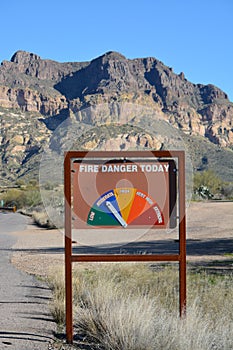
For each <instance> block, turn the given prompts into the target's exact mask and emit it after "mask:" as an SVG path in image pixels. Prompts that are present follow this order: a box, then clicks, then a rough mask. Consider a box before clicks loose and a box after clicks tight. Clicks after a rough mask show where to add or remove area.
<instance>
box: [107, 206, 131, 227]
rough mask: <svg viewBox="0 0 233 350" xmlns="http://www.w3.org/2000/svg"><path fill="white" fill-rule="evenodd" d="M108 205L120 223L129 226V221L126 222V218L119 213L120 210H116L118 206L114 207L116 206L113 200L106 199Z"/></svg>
mask: <svg viewBox="0 0 233 350" xmlns="http://www.w3.org/2000/svg"><path fill="white" fill-rule="evenodd" d="M106 206H107V207H108V209H109V210H110V212H111V213H112V214H113V215H114V216H115V218H116V219H117V220H118V221H119V223H120V224H121V225H122V226H123V227H124V228H126V227H127V223H126V222H125V220H124V219H123V218H122V216H121V215H120V214H119V213H118V211H117V210H116V208H114V206H113V205H112V203H111V202H109V201H106Z"/></svg>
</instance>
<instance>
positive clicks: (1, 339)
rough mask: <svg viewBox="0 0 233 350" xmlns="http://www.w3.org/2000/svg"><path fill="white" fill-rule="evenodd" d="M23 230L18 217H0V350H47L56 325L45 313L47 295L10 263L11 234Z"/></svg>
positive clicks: (13, 240) (13, 239) (40, 284)
mask: <svg viewBox="0 0 233 350" xmlns="http://www.w3.org/2000/svg"><path fill="white" fill-rule="evenodd" d="M26 228H27V218H26V217H23V216H22V215H20V214H11V213H7V214H4V213H0V247H1V248H0V249H1V254H0V276H1V284H0V313H1V319H0V349H1V350H2V349H10V350H45V349H46V350H47V349H49V348H50V344H51V343H52V342H53V332H54V331H55V329H56V325H55V323H54V322H53V320H52V318H51V315H50V313H49V306H48V303H49V301H50V298H51V292H50V290H49V288H48V287H47V285H46V284H45V283H43V282H39V281H38V280H37V279H36V278H35V277H34V276H32V275H29V274H26V273H24V272H22V271H19V270H17V269H16V268H15V267H14V266H13V265H12V264H11V263H10V257H11V247H12V246H13V245H14V244H15V243H16V241H17V239H16V236H13V235H11V234H10V232H12V231H16V230H17V231H18V230H20V231H23V230H25V229H26Z"/></svg>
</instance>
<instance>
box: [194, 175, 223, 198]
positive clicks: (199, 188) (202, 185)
mask: <svg viewBox="0 0 233 350" xmlns="http://www.w3.org/2000/svg"><path fill="white" fill-rule="evenodd" d="M222 184H223V182H222V180H221V179H220V178H219V177H218V176H217V175H216V174H215V173H214V171H213V170H205V171H203V172H197V173H195V174H194V179H193V188H194V194H196V195H199V196H200V197H201V198H204V199H211V198H213V197H214V196H215V195H217V194H220V193H221V188H222Z"/></svg>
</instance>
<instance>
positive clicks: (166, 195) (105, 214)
mask: <svg viewBox="0 0 233 350" xmlns="http://www.w3.org/2000/svg"><path fill="white" fill-rule="evenodd" d="M72 183H73V221H74V227H75V228H90V229H94V228H100V227H102V228H104V227H107V228H109V227H111V228H122V229H125V228H141V227H151V228H168V227H175V226H176V164H175V161H174V160H172V159H171V160H167V159H159V160H158V159H156V158H152V159H150V157H148V159H144V158H143V159H140V158H135V157H132V156H131V155H130V152H128V156H127V157H124V159H117V158H113V159H107V160H106V159H100V158H96V159H95V158H91V159H88V157H85V158H82V159H75V160H73V162H72Z"/></svg>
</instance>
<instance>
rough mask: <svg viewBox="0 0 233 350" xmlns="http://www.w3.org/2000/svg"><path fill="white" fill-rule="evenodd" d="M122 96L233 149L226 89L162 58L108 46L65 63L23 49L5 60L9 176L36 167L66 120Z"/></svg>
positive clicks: (2, 83) (5, 171)
mask: <svg viewBox="0 0 233 350" xmlns="http://www.w3.org/2000/svg"><path fill="white" fill-rule="evenodd" d="M114 101H117V102H119V103H121V102H130V103H132V102H133V103H136V104H140V105H145V106H149V107H150V108H152V109H154V110H155V111H156V112H157V113H159V114H160V115H161V116H162V117H163V118H164V119H165V120H167V121H169V123H170V124H171V125H173V126H174V127H176V128H179V129H180V130H181V131H182V132H183V133H185V135H186V136H188V137H189V136H191V137H192V136H202V137H205V139H207V140H208V141H209V142H211V143H212V144H215V147H216V145H217V147H220V148H221V149H222V148H225V150H227V152H231V151H230V149H232V148H233V125H232V116H233V104H232V103H231V102H230V101H229V100H228V97H227V95H226V93H224V92H223V91H221V90H220V89H219V88H217V87H215V86H213V85H202V84H192V83H191V82H189V81H188V80H187V79H186V78H185V75H184V73H182V72H181V73H180V74H178V75H177V74H175V73H174V72H173V70H172V68H170V67H167V66H165V65H164V64H163V63H162V62H160V61H158V60H157V59H155V58H138V59H132V60H129V59H127V58H125V57H124V56H123V55H121V54H119V53H116V52H108V53H106V54H104V55H103V56H100V57H98V58H96V59H94V60H92V61H91V62H67V63H59V62H55V61H52V60H47V59H46V60H45V59H41V58H40V57H39V56H38V55H36V54H34V53H28V52H24V51H18V52H16V53H15V54H14V55H13V56H12V58H11V60H10V61H3V62H2V63H1V66H0V108H1V109H0V121H1V124H0V128H1V134H0V151H1V160H0V167H1V170H0V171H1V175H0V176H1V178H2V181H6V180H9V179H11V181H13V180H14V179H16V178H17V177H20V176H23V175H25V173H27V171H29V170H32V169H33V168H34V165H35V162H36V159H35V157H36V158H37V159H39V158H38V157H37V156H38V154H39V153H40V152H41V150H42V147H43V146H44V145H45V144H46V142H47V140H48V137H49V135H51V133H52V132H53V131H54V130H55V128H56V127H57V126H58V125H59V124H60V123H61V122H62V121H64V120H66V119H69V118H72V116H73V115H75V116H76V117H77V116H78V112H79V111H80V110H83V109H84V108H86V107H89V106H94V105H96V104H99V103H103V102H104V103H106V102H107V103H112V102H114ZM79 122H80V123H87V124H93V125H98V124H101V123H102V124H103V123H106V122H108V120H107V119H106V116H103V115H101V113H100V114H99V115H98V117H97V119H96V117H95V119H93V116H91V117H90V115H88V114H86V115H85V114H83V115H82V119H80V120H79ZM118 136H119V135H118ZM144 136H145V135H144ZM144 136H143V137H144ZM137 137H138V136H137ZM120 138H121V137H120ZM140 142H141V141H139V143H140ZM30 164H31V165H30ZM29 165H30V166H29Z"/></svg>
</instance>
